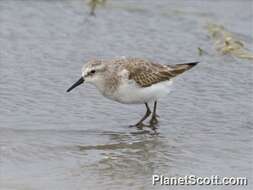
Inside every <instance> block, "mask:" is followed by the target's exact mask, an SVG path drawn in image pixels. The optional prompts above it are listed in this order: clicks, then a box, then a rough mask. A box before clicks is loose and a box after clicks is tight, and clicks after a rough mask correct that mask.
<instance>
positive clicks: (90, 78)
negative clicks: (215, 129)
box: [67, 60, 106, 92]
mask: <svg viewBox="0 0 253 190" xmlns="http://www.w3.org/2000/svg"><path fill="white" fill-rule="evenodd" d="M105 71H106V64H105V63H103V61H101V60H91V61H88V63H86V64H85V65H84V66H83V68H82V76H81V78H80V79H79V80H78V81H77V82H75V83H74V84H73V85H72V86H71V87H70V88H69V89H68V90H67V92H69V91H71V90H72V89H74V88H75V87H77V86H79V85H80V84H82V83H83V82H84V81H85V82H88V83H92V84H95V85H96V84H98V83H101V82H102V81H103V79H104V72H105Z"/></svg>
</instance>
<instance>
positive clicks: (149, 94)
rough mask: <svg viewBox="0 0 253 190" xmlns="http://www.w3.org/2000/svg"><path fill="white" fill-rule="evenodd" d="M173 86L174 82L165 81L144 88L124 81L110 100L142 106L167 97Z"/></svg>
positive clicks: (130, 81) (133, 82)
mask: <svg viewBox="0 0 253 190" xmlns="http://www.w3.org/2000/svg"><path fill="white" fill-rule="evenodd" d="M171 85H172V81H164V82H160V83H157V84H154V85H151V86H149V87H144V88H143V87H140V86H138V85H137V84H136V83H135V81H133V80H124V81H122V83H121V84H120V85H119V87H118V89H117V90H116V91H115V93H114V94H113V95H112V97H110V98H111V99H114V100H116V101H118V102H121V103H125V104H142V103H145V102H150V101H155V100H157V99H159V98H161V97H164V96H166V95H167V94H169V92H170V91H171Z"/></svg>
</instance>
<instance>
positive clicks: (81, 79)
mask: <svg viewBox="0 0 253 190" xmlns="http://www.w3.org/2000/svg"><path fill="white" fill-rule="evenodd" d="M83 82H84V79H83V77H81V78H80V79H79V80H78V81H77V82H76V83H75V84H73V85H72V86H71V87H70V88H69V89H68V90H67V92H69V91H71V90H72V89H73V88H75V87H77V86H79V85H80V84H82V83H83Z"/></svg>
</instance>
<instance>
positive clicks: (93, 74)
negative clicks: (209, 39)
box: [67, 58, 198, 129]
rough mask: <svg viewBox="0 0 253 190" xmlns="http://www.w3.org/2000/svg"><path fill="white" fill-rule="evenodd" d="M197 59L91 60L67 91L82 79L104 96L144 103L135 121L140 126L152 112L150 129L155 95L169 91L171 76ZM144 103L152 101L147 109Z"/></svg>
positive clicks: (151, 121)
mask: <svg viewBox="0 0 253 190" xmlns="http://www.w3.org/2000/svg"><path fill="white" fill-rule="evenodd" d="M197 63H198V62H191V63H184V64H177V65H161V64H157V63H154V62H152V61H149V60H145V59H140V58H117V59H112V60H99V59H95V60H91V61H89V62H88V63H87V64H85V65H84V66H83V68H82V76H81V78H80V79H79V80H78V81H77V82H76V83H74V84H73V85H72V86H71V87H70V88H69V89H68V90H67V92H69V91H71V90H72V89H73V88H75V87H77V86H79V85H80V84H82V83H83V82H84V81H85V82H88V83H91V84H94V85H95V86H96V87H97V89H98V90H99V91H100V92H101V93H102V94H103V95H104V96H105V97H107V98H109V99H111V100H114V101H117V102H120V103H124V104H145V106H146V113H145V115H144V116H143V117H142V118H141V120H140V121H139V122H137V123H136V124H135V125H132V126H136V127H138V128H140V129H142V128H143V127H144V126H146V125H144V124H143V121H144V120H146V119H147V118H148V117H149V116H150V114H151V113H152V116H151V119H150V121H149V123H150V125H149V126H151V127H152V128H153V129H155V128H156V127H155V125H156V124H157V123H158V119H157V117H158V116H157V114H156V109H157V101H158V99H159V98H161V97H164V96H166V95H167V94H168V93H169V92H170V86H171V84H172V78H174V77H176V76H177V75H179V74H181V73H183V72H184V71H187V70H189V69H190V68H192V67H193V66H195V65H196V64H197ZM148 103H154V107H153V112H151V110H150V108H149V106H148Z"/></svg>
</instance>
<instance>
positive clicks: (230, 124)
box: [0, 0, 253, 190]
mask: <svg viewBox="0 0 253 190" xmlns="http://www.w3.org/2000/svg"><path fill="white" fill-rule="evenodd" d="M134 2H135V1H121V2H120V3H119V2H118V1H110V2H109V3H108V4H107V6H106V7H105V8H102V9H98V10H97V11H96V12H97V16H96V17H89V16H88V12H89V9H88V7H87V5H86V3H85V2H84V1H81V0H80V1H79V0H75V1H46V0H45V1H43V0H39V1H29V0H27V1H19V0H16V1H14V0H2V1H0V44H1V45H0V53H1V54H0V55H1V56H0V189H4V190H5V189H8V190H9V189H15V190H16V189H17V190H23V189H25V190H29V189H36V190H37V189H38V190H42V189H43V190H44V189H52V190H55V189H88V188H91V189H118V188H120V189H151V188H153V187H152V186H151V182H152V181H151V176H152V174H163V175H166V176H185V175H191V174H194V175H198V176H211V175H219V176H246V177H248V178H249V180H252V158H253V153H252V125H253V120H252V118H253V117H252V113H253V105H252V93H253V92H252V89H253V88H252V87H253V85H252V78H253V77H252V67H253V64H252V62H250V61H247V60H240V59H236V58H232V57H230V56H221V55H219V53H217V52H215V48H214V46H213V42H212V40H211V39H209V38H208V35H207V30H206V29H205V25H206V23H207V22H208V21H212V22H215V23H216V22H217V23H218V24H223V25H225V27H226V28H227V29H228V30H229V31H231V32H233V33H235V34H236V35H237V36H238V37H239V38H241V39H243V41H244V42H246V43H247V44H246V45H247V48H249V50H250V51H253V47H252V45H251V46H250V44H252V43H253V38H252V34H253V26H252V23H253V22H252V19H253V11H252V1H229V3H228V1H225V0H224V1H162V0H159V1H149V3H147V1H144V0H142V1H138V4H134ZM224 10H225V11H224ZM198 47H200V48H202V49H204V50H205V51H206V52H207V54H204V55H203V56H201V57H198ZM115 56H129V57H144V58H150V59H152V60H155V61H158V62H161V63H165V64H166V63H172V64H174V63H183V62H185V61H195V60H200V62H201V63H200V64H199V65H198V66H196V67H195V68H194V69H192V70H191V71H189V72H187V73H185V74H184V75H182V76H181V77H178V78H177V79H176V81H175V83H174V88H173V89H174V90H173V92H172V93H171V95H170V96H168V97H167V98H166V99H163V100H161V101H160V103H159V104H158V112H159V113H158V114H159V115H160V125H159V133H160V134H159V135H157V136H152V135H150V134H148V133H143V134H139V131H137V130H136V129H132V128H128V125H129V124H133V123H134V122H136V121H137V120H138V119H139V118H140V117H141V116H142V114H143V112H144V106H142V105H137V106H136V105H135V106H132V105H122V104H118V103H115V102H112V101H110V100H107V99H105V98H103V97H102V96H101V95H100V94H99V93H98V92H97V90H96V89H95V88H94V87H93V86H90V85H86V86H85V85H83V86H82V87H79V88H77V89H75V90H74V91H73V92H71V93H69V94H67V93H65V91H66V89H67V88H68V87H69V86H70V85H71V84H72V83H73V82H74V81H75V80H76V79H78V78H79V76H80V69H81V66H82V65H83V63H84V62H86V61H87V60H89V59H90V58H94V57H101V58H112V57H115ZM163 188H164V189H166V188H176V187H166V186H165V187H163V186H156V189H163ZM179 188H180V187H179ZM195 188H196V187H194V186H189V187H188V189H195ZM208 188H211V189H215V187H213V188H212V187H211V186H209V187H208V186H205V187H204V189H208ZM220 188H221V189H226V188H227V189H230V187H225V186H223V187H220ZM247 188H248V189H250V186H247V187H246V189H247ZM236 189H239V187H236ZM244 189H245V188H244Z"/></svg>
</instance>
